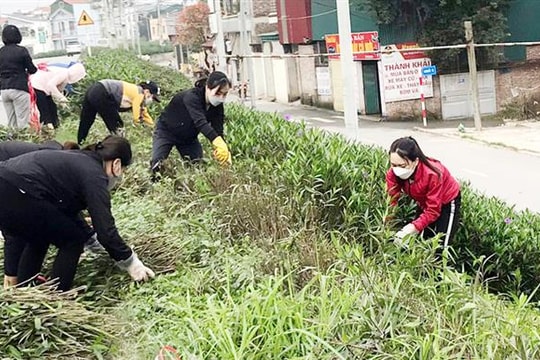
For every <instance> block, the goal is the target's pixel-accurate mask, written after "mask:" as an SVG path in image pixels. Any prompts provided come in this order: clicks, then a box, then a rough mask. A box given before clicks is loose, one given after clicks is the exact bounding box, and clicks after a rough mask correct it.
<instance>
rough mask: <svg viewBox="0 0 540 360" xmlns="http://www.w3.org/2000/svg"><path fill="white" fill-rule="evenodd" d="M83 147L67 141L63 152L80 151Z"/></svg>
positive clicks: (63, 146)
mask: <svg viewBox="0 0 540 360" xmlns="http://www.w3.org/2000/svg"><path fill="white" fill-rule="evenodd" d="M80 148H81V147H80V146H79V144H77V143H76V142H74V141H66V142H64V145H62V149H63V150H79V149H80Z"/></svg>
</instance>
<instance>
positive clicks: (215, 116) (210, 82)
mask: <svg viewBox="0 0 540 360" xmlns="http://www.w3.org/2000/svg"><path fill="white" fill-rule="evenodd" d="M230 88H231V82H230V80H229V79H228V78H227V75H225V74H224V73H222V72H220V71H214V72H213V73H211V74H210V75H209V77H208V79H201V80H199V81H197V82H196V83H195V87H193V88H192V89H189V90H185V91H182V92H179V93H178V94H176V95H175V96H174V97H173V98H172V99H171V101H170V102H169V104H168V105H167V107H165V109H164V110H163V112H162V113H161V115H160V116H159V118H158V122H157V125H156V129H155V130H154V136H153V143H152V160H151V167H152V171H153V173H154V174H155V173H156V172H158V171H159V169H160V165H161V162H162V161H163V160H164V159H166V158H167V157H168V156H169V153H170V152H171V149H172V148H173V146H174V147H176V149H177V150H178V152H179V153H180V156H182V158H186V159H188V160H190V161H197V160H199V159H201V158H202V156H203V151H202V145H201V143H200V142H199V140H198V138H197V137H198V135H199V133H202V134H203V135H204V136H205V137H206V138H207V139H208V140H209V141H210V142H211V143H212V145H213V147H214V154H213V155H214V158H215V159H216V160H217V161H218V162H219V163H220V164H222V165H227V164H230V163H231V154H230V152H229V148H228V147H227V144H226V143H225V141H224V139H223V120H224V109H223V102H224V101H225V97H226V96H227V93H228V92H229V89H230Z"/></svg>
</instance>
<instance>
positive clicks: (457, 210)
mask: <svg viewBox="0 0 540 360" xmlns="http://www.w3.org/2000/svg"><path fill="white" fill-rule="evenodd" d="M460 215H461V193H459V194H458V196H456V198H455V199H454V200H452V201H450V202H449V203H448V204H444V205H443V206H442V208H441V215H440V216H439V218H438V219H437V220H435V221H434V222H433V223H431V224H429V225H428V226H427V227H426V228H425V229H424V232H423V234H422V236H423V238H424V239H429V238H432V237H434V236H435V235H437V234H439V233H443V234H445V235H444V237H443V245H444V247H447V246H448V245H449V244H451V242H452V239H453V238H454V235H455V234H456V231H457V227H458V224H459V219H460Z"/></svg>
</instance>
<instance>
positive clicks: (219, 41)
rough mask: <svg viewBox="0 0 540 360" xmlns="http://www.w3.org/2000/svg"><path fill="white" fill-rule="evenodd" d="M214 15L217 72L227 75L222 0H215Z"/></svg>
mask: <svg viewBox="0 0 540 360" xmlns="http://www.w3.org/2000/svg"><path fill="white" fill-rule="evenodd" d="M214 15H215V16H216V27H217V29H216V31H217V34H216V43H215V44H216V51H217V56H218V66H217V70H219V71H222V72H224V73H225V74H227V61H226V60H225V38H224V36H223V23H222V22H221V0H214Z"/></svg>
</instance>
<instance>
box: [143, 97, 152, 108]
mask: <svg viewBox="0 0 540 360" xmlns="http://www.w3.org/2000/svg"><path fill="white" fill-rule="evenodd" d="M152 101H154V98H152V97H147V98H144V105H146V106H148V105H150V104H151V103H152Z"/></svg>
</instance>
